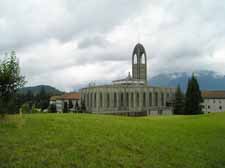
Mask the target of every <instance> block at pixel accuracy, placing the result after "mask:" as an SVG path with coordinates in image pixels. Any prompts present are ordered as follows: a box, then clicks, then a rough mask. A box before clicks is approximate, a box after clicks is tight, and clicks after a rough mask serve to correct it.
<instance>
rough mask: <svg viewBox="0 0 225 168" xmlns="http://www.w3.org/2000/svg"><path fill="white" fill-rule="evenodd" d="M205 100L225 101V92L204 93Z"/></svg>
mask: <svg viewBox="0 0 225 168" xmlns="http://www.w3.org/2000/svg"><path fill="white" fill-rule="evenodd" d="M202 97H203V98H204V99H225V91H219V90H216V91H202Z"/></svg>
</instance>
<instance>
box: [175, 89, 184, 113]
mask: <svg viewBox="0 0 225 168" xmlns="http://www.w3.org/2000/svg"><path fill="white" fill-rule="evenodd" d="M184 107H185V100H184V94H183V92H182V91H181V89H180V85H178V86H177V90H176V93H175V100H174V104H173V108H174V109H173V113H174V114H185V113H184Z"/></svg>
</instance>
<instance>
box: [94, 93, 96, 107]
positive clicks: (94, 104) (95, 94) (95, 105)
mask: <svg viewBox="0 0 225 168" xmlns="http://www.w3.org/2000/svg"><path fill="white" fill-rule="evenodd" d="M94 106H95V107H96V93H95V94H94Z"/></svg>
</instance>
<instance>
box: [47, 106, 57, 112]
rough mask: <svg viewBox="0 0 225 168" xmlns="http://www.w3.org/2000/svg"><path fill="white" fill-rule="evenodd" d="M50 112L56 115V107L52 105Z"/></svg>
mask: <svg viewBox="0 0 225 168" xmlns="http://www.w3.org/2000/svg"><path fill="white" fill-rule="evenodd" d="M48 112H50V113H56V112H57V110H56V105H55V104H50V106H49V108H48Z"/></svg>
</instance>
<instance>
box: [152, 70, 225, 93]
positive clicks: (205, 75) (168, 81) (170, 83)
mask: <svg viewBox="0 0 225 168" xmlns="http://www.w3.org/2000/svg"><path fill="white" fill-rule="evenodd" d="M194 74H195V76H196V77H197V79H198V81H199V85H200V88H201V89H202V90H225V76H224V75H218V74H217V73H216V72H213V71H198V72H195V73H194ZM190 76H191V74H188V73H185V72H182V73H168V74H159V75H157V76H155V77H152V78H151V79H150V82H149V84H150V85H151V86H162V87H176V86H177V85H178V84H179V85H180V86H181V88H182V90H186V87H187V82H188V78H189V77H190Z"/></svg>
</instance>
